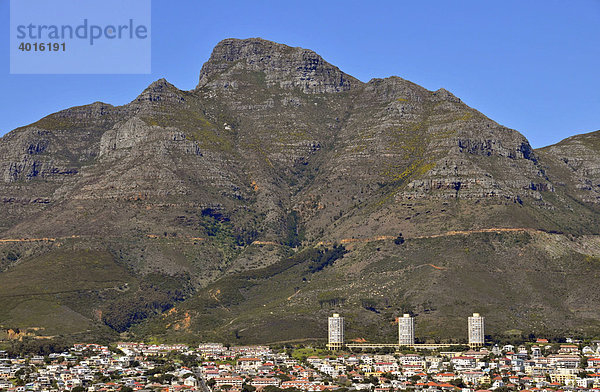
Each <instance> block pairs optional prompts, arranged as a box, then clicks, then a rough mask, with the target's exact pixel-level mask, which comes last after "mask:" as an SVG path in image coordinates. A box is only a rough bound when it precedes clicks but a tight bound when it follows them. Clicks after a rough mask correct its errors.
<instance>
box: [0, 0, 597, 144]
mask: <svg viewBox="0 0 600 392" xmlns="http://www.w3.org/2000/svg"><path fill="white" fill-rule="evenodd" d="M0 11H1V15H2V18H3V19H2V20H1V22H2V26H5V27H3V28H2V29H1V34H2V39H1V40H0V45H2V47H1V48H0V53H2V54H3V60H4V61H1V62H0V67H1V68H0V86H2V89H3V92H2V94H0V105H1V107H2V112H1V114H2V115H1V116H0V135H2V134H5V133H6V132H8V131H10V130H12V129H14V128H16V127H18V126H22V125H26V124H28V123H31V122H34V121H36V120H38V119H39V118H41V117H43V116H45V115H47V114H49V113H52V112H55V111H58V110H61V109H64V108H67V107H70V106H75V105H83V104H87V103H91V102H94V101H103V102H107V103H111V104H113V105H121V104H125V103H127V102H129V101H131V100H132V99H134V98H135V97H136V96H137V95H138V94H139V93H140V92H141V91H142V90H143V89H144V88H145V87H146V86H147V85H148V84H150V83H151V82H152V81H154V80H156V79H159V78H162V77H165V78H166V79H167V80H169V81H170V82H171V83H173V84H174V85H175V86H177V87H179V88H180V89H184V90H189V89H192V88H194V87H195V85H196V83H197V80H198V73H199V71H200V68H201V66H202V64H203V63H204V62H205V61H206V60H207V59H208V57H209V56H210V52H211V50H212V48H213V47H214V45H215V44H216V43H217V42H218V41H220V40H221V39H224V38H229V37H235V38H247V37H262V38H265V39H269V40H273V41H277V42H281V43H285V44H287V45H291V46H301V47H305V48H309V49H312V50H314V51H316V52H317V53H319V54H320V55H321V56H323V57H324V58H325V60H327V61H329V62H330V63H332V64H334V65H336V66H338V67H340V69H342V71H344V72H346V73H349V74H351V75H353V76H355V77H357V78H359V79H360V80H362V81H368V80H369V79H371V78H374V77H386V76H391V75H397V76H400V77H403V78H405V79H408V80H411V81H413V82H415V83H418V84H420V85H422V86H424V87H425V88H427V89H430V90H436V89H438V88H440V87H444V88H446V89H447V90H450V91H451V92H453V93H454V94H455V95H456V96H458V97H460V98H461V99H462V100H463V101H464V102H465V103H467V104H468V105H470V106H472V107H474V108H475V109H478V110H479V111H481V112H483V113H484V114H485V115H487V116H488V117H490V118H492V119H493V120H495V121H497V122H499V123H500V124H502V125H505V126H507V127H510V128H514V129H517V130H518V131H520V132H521V133H523V134H524V135H525V136H526V137H527V138H528V139H529V140H530V142H531V144H532V145H533V146H534V147H541V146H545V145H548V144H552V143H556V142H558V141H559V140H561V139H564V138H566V137H568V136H571V135H574V134H578V133H584V132H590V131H595V130H598V129H600V73H599V72H598V70H599V69H600V28H599V27H600V0H572V1H558V0H540V1H537V0H526V1H523V0H519V1H512V0H502V1H491V0H490V1H488V0H485V1H481V0H478V1H460V0H456V1H447V0H444V1H436V0H429V1H414V0H411V1H404V0H396V1H370V2H367V1H351V0H346V1H335V0H332V1H328V0H320V1H312V0H303V1H230V2H227V1H222V2H215V1H210V2H209V1H198V0H178V1H173V0H170V1H169V0H153V1H152V73H151V74H149V75H148V74H146V75H10V74H9V54H8V53H9V29H8V25H9V0H0Z"/></svg>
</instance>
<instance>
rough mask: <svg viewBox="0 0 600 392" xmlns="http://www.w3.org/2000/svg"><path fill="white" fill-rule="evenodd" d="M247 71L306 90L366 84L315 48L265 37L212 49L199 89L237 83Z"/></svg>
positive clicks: (326, 90)
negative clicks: (293, 44) (335, 64)
mask: <svg viewBox="0 0 600 392" xmlns="http://www.w3.org/2000/svg"><path fill="white" fill-rule="evenodd" d="M244 71H245V72H248V71H250V72H259V73H264V75H265V82H266V84H267V86H269V87H273V86H278V87H280V88H284V89H293V88H299V89H301V90H302V92H304V93H337V92H342V91H347V90H350V89H352V88H354V87H356V86H359V85H362V84H363V83H362V82H360V81H359V80H358V79H355V78H353V77H352V76H350V75H347V74H345V73H344V72H342V71H340V69H339V68H337V67H335V66H333V65H331V64H329V63H328V62H326V61H325V60H323V58H322V57H321V56H319V55H318V54H316V53H315V52H313V51H312V50H308V49H303V48H297V47H296V48H294V47H290V46H287V45H283V44H278V43H275V42H271V41H267V40H264V39H262V38H248V39H232V38H230V39H225V40H223V41H221V42H219V43H218V44H217V46H215V48H214V49H213V52H212V55H211V56H210V59H209V60H208V61H207V62H206V63H205V64H204V65H203V66H202V70H201V71H200V81H199V83H198V87H197V88H202V87H205V86H209V87H212V88H219V87H227V86H231V85H235V81H236V79H235V75H236V74H239V73H240V72H244Z"/></svg>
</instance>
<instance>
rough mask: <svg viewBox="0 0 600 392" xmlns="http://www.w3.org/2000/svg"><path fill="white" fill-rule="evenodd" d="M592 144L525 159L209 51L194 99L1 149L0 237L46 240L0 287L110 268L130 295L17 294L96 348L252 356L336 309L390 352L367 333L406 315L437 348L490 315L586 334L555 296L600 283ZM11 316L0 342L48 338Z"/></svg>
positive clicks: (245, 44)
mask: <svg viewBox="0 0 600 392" xmlns="http://www.w3.org/2000/svg"><path fill="white" fill-rule="evenodd" d="M597 138H598V134H597V133H593V134H589V135H582V136H581V137H579V138H578V137H574V138H570V139H572V140H569V139H566V141H564V143H563V142H561V143H562V144H561V143H558V144H556V145H553V146H549V147H546V148H543V149H535V150H534V149H533V148H531V145H530V144H529V142H528V141H527V139H526V138H525V137H524V136H523V135H521V134H520V133H519V132H517V131H515V130H511V129H508V128H506V127H503V126H501V125H499V124H497V123H495V122H494V121H492V120H491V119H489V118H487V117H485V116H484V115H483V114H481V113H480V112H478V111H477V110H475V109H472V108H470V107H468V106H467V105H465V104H464V103H462V101H461V100H460V99H459V98H457V97H455V96H454V95H453V94H452V93H450V92H448V91H446V90H445V89H438V90H436V91H429V90H426V89H425V88H423V87H421V86H418V85H416V84H414V83H412V82H410V81H407V80H404V79H402V78H400V77H389V78H385V79H372V80H370V81H369V82H367V83H363V82H360V81H358V80H357V79H355V78H353V77H351V76H349V75H346V74H345V73H343V72H342V71H340V70H339V68H337V67H335V66H333V65H331V64H329V63H327V62H326V61H325V60H323V59H322V58H321V57H320V56H318V55H317V54H316V53H314V52H312V51H310V50H306V49H302V48H291V47H288V46H285V45H282V44H277V43H272V42H269V41H265V40H262V39H254V38H253V39H247V40H235V39H227V40H224V41H221V42H220V43H219V44H217V46H216V47H215V49H214V50H213V54H212V55H211V58H210V59H209V60H208V61H207V62H206V63H205V64H204V66H203V67H202V70H201V72H200V76H199V84H198V86H197V87H196V88H194V89H192V90H189V91H184V90H179V89H178V88H177V87H175V86H173V85H172V84H170V83H169V82H167V81H166V79H159V80H157V81H155V82H153V83H151V84H150V85H149V86H148V87H147V88H146V89H144V90H143V91H142V92H141V93H140V94H139V95H138V96H137V97H136V98H134V99H133V100H132V101H131V102H130V103H128V104H126V105H123V106H111V105H108V104H103V103H99V102H95V103H93V104H90V105H85V106H81V107H75V108H70V109H66V110H63V111H60V112H57V113H54V114H52V115H49V116H47V117H44V118H43V119H41V120H39V121H38V122H36V123H33V124H31V125H29V126H25V127H21V128H18V129H16V130H14V131H12V132H10V133H9V134H7V135H5V136H4V137H3V138H1V139H0V157H1V158H0V172H1V173H2V177H1V178H2V179H3V180H2V182H0V195H1V196H2V200H3V205H4V206H5V208H4V210H3V212H2V215H1V217H2V219H1V221H2V225H1V227H0V229H1V230H2V231H1V233H0V238H3V239H23V238H42V239H43V238H51V239H54V240H53V241H29V242H24V241H4V242H0V256H1V258H0V282H1V281H2V279H8V278H9V276H11V275H10V271H14V270H15V269H17V270H18V271H21V269H20V268H24V267H20V266H31V267H30V268H35V266H36V265H38V264H39V265H40V266H43V268H48V269H51V268H53V267H52V265H51V264H52V263H49V260H52V257H54V256H52V255H57V256H56V258H57V260H68V259H69V257H71V256H69V255H73V256H72V260H74V261H73V268H74V269H75V270H77V271H79V269H80V268H83V266H86V265H88V263H89V260H88V256H86V255H88V254H92V255H97V257H98V260H99V263H101V265H104V266H105V268H107V269H114V268H125V269H126V270H127V271H128V272H127V273H126V274H124V275H123V280H124V282H121V283H120V284H121V285H122V284H124V283H128V286H127V287H128V288H127V289H119V290H112V291H110V290H108V291H107V290H106V285H107V284H108V285H110V284H109V283H102V284H100V285H98V286H94V285H89V286H86V288H85V291H83V292H81V293H80V294H68V295H67V294H64V295H63V294H58V297H57V294H55V292H54V291H51V290H50V291H48V293H47V294H45V296H39V295H38V296H37V297H36V301H38V302H36V303H37V304H40V303H47V304H50V305H49V306H52V307H54V308H56V309H59V310H58V311H59V312H64V314H65V320H75V319H76V320H80V321H78V322H77V323H79V324H78V325H80V327H81V328H82V329H89V328H90V325H93V326H94V328H96V329H97V333H101V334H110V333H114V332H115V331H117V332H127V333H130V334H135V335H136V336H138V335H139V336H144V337H147V336H159V337H161V338H163V339H174V338H183V339H190V338H191V336H196V337H198V336H204V337H207V338H219V339H221V340H224V339H231V338H232V337H233V338H234V339H241V340H242V341H265V340H264V339H265V338H266V335H261V332H255V330H256V331H268V330H270V329H272V328H274V327H275V328H280V327H281V325H282V323H286V322H290V323H292V322H294V323H295V322H298V320H302V323H305V325H306V326H307V327H306V330H305V331H303V330H301V329H297V328H295V327H291V326H290V327H285V328H280V330H278V332H277V334H278V338H281V340H285V339H286V338H290V337H291V336H294V335H296V334H298V336H300V337H308V336H309V335H310V336H314V335H315V334H316V333H318V331H319V330H320V328H322V327H323V320H324V319H325V315H326V314H327V313H328V312H330V311H333V310H336V311H340V312H344V313H347V315H348V320H349V322H350V325H351V326H352V327H353V328H354V329H355V331H356V333H357V334H358V333H363V332H364V333H365V335H368V334H375V333H381V334H382V336H387V335H389V334H390V331H387V330H382V329H381V328H380V327H376V328H374V325H377V323H382V322H383V321H384V320H386V319H388V318H390V317H392V316H393V313H394V312H396V313H397V312H401V311H411V312H412V313H414V314H419V315H421V317H422V318H423V320H424V323H423V324H421V326H420V327H419V328H421V330H420V331H421V333H422V334H423V336H424V337H426V338H427V339H434V337H435V336H438V337H440V338H444V339H446V338H450V336H451V335H449V334H451V333H454V332H456V331H457V328H455V327H452V328H447V329H444V328H442V326H443V325H445V324H448V323H452V322H453V320H456V319H457V317H458V316H457V315H458V314H462V313H465V314H468V313H469V312H470V311H471V310H472V309H471V308H472V307H475V306H477V307H480V308H481V309H483V310H488V311H490V312H491V311H495V312H497V315H496V316H490V317H489V320H490V323H491V326H492V329H493V330H494V329H495V330H496V333H503V332H504V331H506V330H510V329H514V328H510V323H516V324H517V326H518V328H517V329H520V330H522V331H524V332H525V331H528V332H531V331H550V330H560V329H564V328H575V329H577V330H578V331H585V333H594V331H596V329H594V328H597V326H598V325H599V323H600V321H599V320H600V314H599V313H598V310H597V309H594V307H593V303H594V301H595V300H596V299H599V298H596V297H597V295H596V296H594V294H593V293H589V292H586V290H585V289H584V288H583V287H581V288H579V287H578V288H577V289H570V288H569V287H571V286H572V285H573V284H575V283H576V282H584V283H585V284H592V285H593V284H594V282H597V281H598V279H599V272H600V270H599V268H600V267H599V264H598V262H597V260H600V259H599V257H600V251H599V250H598V234H599V233H598V227H599V225H598V223H599V221H600V213H599V209H598V203H599V202H600V198H599V197H598V194H599V190H598V189H600V187H599V186H598V184H599V178H600V177H599V175H598V174H599V173H600V170H599V168H600V162H598V161H597V159H595V157H596V156H597V144H596V140H597ZM581 140H584V141H585V142H582V141H581ZM400 233H402V235H401V234H400ZM444 233H455V234H453V235H444ZM402 236H403V238H404V240H405V242H404V243H402V241H394V239H396V238H399V237H402ZM367 240H368V241H367ZM395 242H399V244H396V243H395ZM336 244H338V245H340V246H342V248H340V247H339V246H337V245H336ZM343 247H345V249H344V248H343ZM341 249H344V250H343V251H342V250H341ZM82 252H83V253H82ZM85 252H91V253H85ZM93 257H96V256H93ZM115 265H116V266H118V267H115ZM427 265H433V266H435V267H436V268H433V267H430V268H425V267H423V266H427ZM437 267H439V269H438V268H437ZM40 268H41V267H40ZM498 271H502V272H501V274H500V275H499V276H498ZM578 271H584V272H585V273H584V274H583V275H582V273H581V272H578ZM19 273H24V272H23V271H21V272H19ZM84 275H85V274H84ZM36 276H37V278H35V279H38V280H39V279H41V277H40V276H38V275H36ZM538 276H543V277H544V279H545V280H546V281H547V282H552V284H553V285H554V286H555V287H553V289H554V290H556V292H552V291H551V290H550V288H549V287H546V286H544V285H540V284H539V283H538V282H537V277H538ZM32 279H33V278H32ZM32 284H33V283H32ZM64 284H68V283H64ZM523 285H524V286H523ZM0 286H1V285H0ZM42 286H43V285H42ZM379 286H381V287H379ZM7 287H8V286H7ZM43 287H45V286H43ZM175 287H178V288H177V289H175ZM378 287H379V288H378ZM491 288H494V290H496V292H495V294H494V292H493V291H490V289H491ZM148 290H149V292H151V293H153V294H152V296H150V298H148V295H145V294H144V292H145V291H147V292H148ZM569 290H570V291H569ZM457 291H458V292H460V291H464V292H467V293H469V298H471V299H472V301H473V302H471V303H470V302H468V301H461V300H460V299H458V298H456V296H455V295H454V294H453V293H455V292H457ZM38 294H39V293H38ZM6 295H8V293H3V292H2V291H1V290H0V296H6ZM10 298H11V299H10V300H7V301H6V303H5V304H4V305H3V308H1V309H0V311H2V314H3V315H4V316H2V318H0V325H5V326H14V327H22V328H26V327H39V326H41V325H39V324H41V323H42V322H43V323H46V325H44V326H45V327H47V328H48V330H50V331H52V329H54V332H56V331H60V330H61V328H62V326H61V323H60V322H59V321H57V320H56V319H54V318H51V319H50V318H47V317H46V318H44V320H45V321H43V320H41V319H40V320H37V321H36V319H35V317H33V318H31V317H29V318H28V317H25V316H24V312H25V311H26V309H27V306H28V305H27V304H28V303H30V302H28V301H29V300H28V299H26V298H25V299H24V298H20V299H14V298H12V297H10ZM40 298H41V299H40ZM479 298H481V299H479ZM525 298H535V299H536V301H535V302H532V303H530V302H528V301H525V300H524V299H525ZM39 301H41V302H39ZM515 304H518V305H519V308H518V309H516V310H515V309H514V306H515ZM168 309H181V312H184V313H185V312H187V314H188V316H189V317H190V320H191V321H190V323H186V325H187V327H186V328H181V327H178V328H177V329H175V326H176V325H180V324H178V321H177V320H178V319H177V317H180V314H181V312H180V313H178V312H175V311H173V312H169V314H166V313H163V312H164V311H165V310H168ZM372 309H375V310H377V311H376V312H374V311H372ZM515 311H516V312H517V313H520V314H522V318H521V319H515V318H514V317H513V316H512V315H513V314H514V313H515ZM72 312H75V313H77V315H78V316H77V317H76V318H73V317H72V316H73V314H74V313H72ZM186 317H187V316H186ZM32 320H33V321H32ZM48 320H53V321H52V322H49V321H48ZM84 320H85V322H84ZM286 320H287V321H286ZM293 320H296V321H293ZM36 323H37V324H36ZM53 323H54V324H53ZM249 326H253V328H250V329H251V330H252V331H253V332H245V331H248V328H249ZM64 327H65V328H66V327H68V328H67V329H68V330H74V329H75V330H76V329H77V327H73V326H64ZM213 328H216V329H217V331H218V333H219V334H220V335H210V333H209V331H210V330H211V329H213ZM453 328H454V329H453ZM369 331H370V332H369ZM57 333H59V332H57ZM582 333H583V332H582Z"/></svg>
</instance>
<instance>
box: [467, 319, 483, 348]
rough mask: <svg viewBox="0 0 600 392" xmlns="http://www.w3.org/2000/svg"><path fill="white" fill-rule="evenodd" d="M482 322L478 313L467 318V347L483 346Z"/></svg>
mask: <svg viewBox="0 0 600 392" xmlns="http://www.w3.org/2000/svg"><path fill="white" fill-rule="evenodd" d="M484 321H485V318H484V317H481V316H480V315H479V313H473V316H472V317H469V324H468V325H469V346H471V347H482V346H483V344H484V342H485V329H484V326H483V324H484Z"/></svg>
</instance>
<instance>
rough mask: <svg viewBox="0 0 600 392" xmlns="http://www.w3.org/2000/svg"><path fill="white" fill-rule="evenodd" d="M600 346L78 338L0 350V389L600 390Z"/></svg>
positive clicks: (207, 391) (244, 391)
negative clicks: (286, 344)
mask: <svg viewBox="0 0 600 392" xmlns="http://www.w3.org/2000/svg"><path fill="white" fill-rule="evenodd" d="M599 343H600V342H591V343H590V344H588V345H583V344H581V343H574V342H572V341H571V342H569V343H566V344H550V343H548V341H545V340H543V339H538V341H537V342H535V343H530V344H527V345H522V346H518V347H515V346H513V345H505V346H503V347H499V346H497V345H496V346H493V347H486V348H477V349H467V350H464V351H443V350H442V351H441V352H406V351H405V352H396V353H395V354H375V353H364V352H355V353H352V352H343V351H335V352H333V351H326V350H323V349H311V348H298V347H297V348H287V349H280V350H274V349H271V348H269V347H267V346H237V347H227V346H224V345H222V344H218V343H206V344H201V345H199V346H198V347H189V346H187V345H181V344H177V345H148V344H142V343H119V344H117V345H116V346H114V347H113V346H111V347H107V346H102V345H96V344H78V345H75V346H73V347H72V348H71V349H70V350H69V351H66V352H62V353H54V354H50V355H48V356H36V355H31V356H27V357H16V358H15V357H10V356H9V355H8V354H7V353H6V352H3V351H0V391H3V392H27V391H36V392H37V391H48V392H54V391H57V392H58V391H72V392H103V391H121V392H132V391H161V392H178V391H200V392H254V391H259V392H260V391H261V390H265V392H277V391H280V390H286V389H287V390H290V391H307V392H322V391H327V390H340V391H347V390H356V391H369V392H394V391H399V390H402V391H404V390H407V391H414V392H443V391H452V392H481V391H488V390H498V391H508V390H523V391H527V392H529V391H531V392H543V391H582V392H583V391H597V392H600V348H599Z"/></svg>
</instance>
